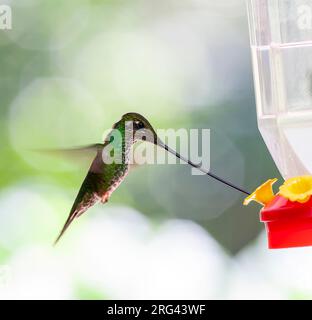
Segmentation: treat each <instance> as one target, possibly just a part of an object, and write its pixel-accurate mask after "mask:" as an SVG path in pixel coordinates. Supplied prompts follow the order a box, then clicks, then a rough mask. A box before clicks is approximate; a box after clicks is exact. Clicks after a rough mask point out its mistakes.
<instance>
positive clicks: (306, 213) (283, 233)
mask: <svg viewBox="0 0 312 320" xmlns="http://www.w3.org/2000/svg"><path fill="white" fill-rule="evenodd" d="M260 220H261V221H262V222H264V223H265V226H266V230H267V236H268V245H269V248H270V249H280V248H290V247H304V246H312V198H311V199H310V200H309V201H308V202H306V203H299V202H291V201H289V200H287V199H285V198H283V197H281V196H276V197H275V198H274V199H273V200H272V201H271V202H270V203H269V204H267V205H266V206H265V207H264V208H263V209H262V210H261V211H260Z"/></svg>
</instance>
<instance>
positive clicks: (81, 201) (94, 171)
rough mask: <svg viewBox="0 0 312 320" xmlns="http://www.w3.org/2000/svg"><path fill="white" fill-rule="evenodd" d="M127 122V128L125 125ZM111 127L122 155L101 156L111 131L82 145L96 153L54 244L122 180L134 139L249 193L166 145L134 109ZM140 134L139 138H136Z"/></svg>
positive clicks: (108, 142)
mask: <svg viewBox="0 0 312 320" xmlns="http://www.w3.org/2000/svg"><path fill="white" fill-rule="evenodd" d="M127 123H131V124H132V126H131V131H130V129H129V128H128V126H127V125H126V124H127ZM112 129H113V130H118V132H119V133H120V135H121V142H120V143H119V144H118V145H117V148H119V151H120V154H121V156H122V161H121V162H120V163H115V162H112V163H106V162H105V161H104V160H103V159H104V157H105V154H104V153H105V152H109V151H105V149H106V148H105V147H107V146H108V145H109V144H110V143H112V141H113V139H112V131H113V130H112V131H111V132H110V133H109V134H108V136H107V137H106V139H105V142H104V143H103V144H94V145H90V146H86V147H84V148H83V149H91V150H95V151H96V152H97V153H96V157H95V158H94V160H93V162H92V164H91V167H90V169H89V171H88V173H87V176H86V177H85V179H84V181H83V183H82V185H81V187H80V190H79V192H78V195H77V197H76V200H75V201H74V204H73V206H72V208H71V210H70V213H69V216H68V218H67V220H66V222H65V225H64V227H63V229H62V230H61V232H60V234H59V236H58V237H57V239H56V241H55V244H56V243H57V242H58V241H59V240H60V238H61V237H62V235H63V234H64V232H65V231H66V230H67V228H68V227H69V225H70V224H71V223H72V222H73V220H74V219H76V218H78V217H79V216H81V215H82V214H83V213H84V212H86V211H87V209H88V208H90V207H91V206H93V205H94V204H95V203H97V202H102V203H106V202H107V201H108V199H109V197H110V196H111V194H112V193H113V192H114V191H115V190H116V188H117V187H118V186H119V185H120V183H121V182H122V181H123V180H124V178H125V177H126V175H127V174H128V171H129V166H130V163H129V156H130V151H131V148H132V145H133V144H135V143H136V142H137V141H138V140H142V141H146V142H150V143H153V144H155V145H157V146H159V147H161V148H163V149H165V150H166V151H168V152H170V153H172V154H173V155H175V156H176V157H177V158H179V159H181V160H182V161H184V162H186V163H188V164H189V165H191V166H192V167H194V168H197V169H198V170H200V171H202V172H203V173H205V174H207V175H208V176H210V177H212V178H214V179H216V180H218V181H220V182H222V183H223V184H226V185H227V186H229V187H231V188H233V189H236V190H238V191H240V192H242V193H244V194H247V195H249V192H247V191H245V190H243V189H241V188H239V187H237V186H235V185H233V184H232V183H230V182H228V181H226V180H224V179H222V178H220V177H218V176H216V175H215V174H213V173H211V172H208V171H206V170H204V169H203V168H201V167H200V166H199V165H196V164H195V163H193V162H191V161H190V160H188V159H186V158H184V157H182V156H181V155H180V154H178V153H177V152H176V151H174V150H173V149H171V148H169V147H168V146H167V145H166V144H165V143H163V142H162V141H161V140H160V139H159V137H158V136H157V134H156V132H155V130H154V129H153V127H152V125H151V124H150V123H149V121H148V120H147V119H145V118H144V117H143V116H142V115H140V114H138V113H134V112H131V113H126V114H124V115H123V116H122V118H121V120H119V121H118V122H117V123H115V124H114V126H113V128H112ZM139 130H140V133H141V134H140V135H139V138H136V137H137V135H136V133H137V131H139ZM140 137H141V138H140Z"/></svg>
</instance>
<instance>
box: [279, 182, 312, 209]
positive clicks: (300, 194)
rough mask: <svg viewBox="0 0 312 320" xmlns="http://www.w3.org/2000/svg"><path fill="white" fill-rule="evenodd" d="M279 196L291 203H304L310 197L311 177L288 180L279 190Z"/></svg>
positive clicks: (311, 191) (311, 189)
mask: <svg viewBox="0 0 312 320" xmlns="http://www.w3.org/2000/svg"><path fill="white" fill-rule="evenodd" d="M279 190H280V191H279V194H280V195H281V196H282V197H284V198H286V199H288V200H290V201H292V202H295V201H296V202H300V203H305V202H307V201H309V200H310V197H311V195H312V176H301V177H295V178H290V179H288V180H286V181H285V182H284V184H283V185H281V186H280V188H279Z"/></svg>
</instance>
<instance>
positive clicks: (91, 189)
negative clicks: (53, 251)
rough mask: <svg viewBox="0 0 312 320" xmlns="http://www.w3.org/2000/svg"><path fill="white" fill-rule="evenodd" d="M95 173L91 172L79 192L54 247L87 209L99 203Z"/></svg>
mask: <svg viewBox="0 0 312 320" xmlns="http://www.w3.org/2000/svg"><path fill="white" fill-rule="evenodd" d="M94 175H95V174H94V173H91V172H89V173H88V174H87V176H86V178H85V180H84V182H83V184H82V186H81V188H80V190H79V192H78V195H77V197H76V200H75V202H74V204H73V206H72V208H71V210H70V213H69V216H68V218H67V220H66V222H65V224H64V227H63V228H62V230H61V232H60V234H59V236H58V237H57V238H56V240H55V242H54V245H56V244H57V243H58V241H59V240H60V239H61V237H62V236H63V234H64V233H65V231H66V230H67V228H68V227H69V226H70V224H71V223H72V222H73V221H74V219H75V218H78V217H79V216H81V215H82V214H83V213H84V212H85V211H87V209H89V208H90V207H92V206H93V205H94V204H95V203H97V202H98V201H99V199H100V198H99V196H98V195H97V193H96V190H95V187H96V185H95V184H94Z"/></svg>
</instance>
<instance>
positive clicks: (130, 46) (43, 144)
mask: <svg viewBox="0 0 312 320" xmlns="http://www.w3.org/2000/svg"><path fill="white" fill-rule="evenodd" d="M0 4H8V5H10V6H11V8H12V15H13V17H12V23H13V25H12V30H0V58H1V59H0V102H1V104H0V139H1V144H0V148H1V158H0V188H1V189H0V298H3V299H6V298H41V299H45V298H53V299H54V298H64V299H80V298H81V299H109V298H117V299H119V298H124V299H126V298H163V299H166V298H175V299H178V298H190V299H193V298H203V299H205V298H226V299H227V298H228V299H230V298H238V299H239V298H285V299H287V298H309V297H310V296H312V282H311V281H312V276H311V275H310V272H309V270H310V267H311V266H312V265H311V264H312V261H309V260H311V258H309V257H310V256H311V255H310V253H311V249H309V248H306V249H296V250H290V251H287V250H286V251H273V252H272V251H268V250H267V248H266V239H265V235H264V233H263V232H262V231H263V226H262V224H260V222H259V218H258V214H257V212H258V209H259V208H258V207H257V206H256V205H252V206H249V207H243V206H242V200H243V197H242V196H241V195H240V194H238V193H237V192H235V191H233V190H230V189H227V188H225V187H224V186H222V185H220V184H219V183H218V182H215V181H212V180H211V179H209V178H207V177H205V176H192V175H191V171H190V168H189V167H187V166H185V165H175V166H173V165H159V166H157V165H147V166H143V167H140V168H137V169H136V170H133V171H132V172H131V173H130V174H129V176H128V177H127V179H126V180H125V182H124V183H123V184H122V185H121V186H120V188H119V189H118V190H117V191H116V192H115V193H114V194H113V196H112V197H111V200H110V202H109V203H108V204H107V205H105V206H101V205H97V206H95V207H94V208H92V209H90V210H89V211H88V214H86V215H84V216H83V217H81V218H80V219H79V220H77V221H76V222H75V223H74V224H73V225H72V227H71V228H70V230H69V231H68V233H67V234H66V236H65V237H64V238H63V239H62V241H61V242H60V244H59V246H57V247H56V248H53V247H52V243H53V240H54V239H55V237H56V235H57V233H58V232H59V230H60V228H61V226H62V224H63V223H64V221H65V219H66V218H67V215H68V212H69V210H70V207H71V205H72V202H73V200H74V198H75V196H76V193H77V190H78V188H79V186H80V184H81V182H82V180H83V178H84V176H85V174H86V172H87V170H88V165H89V163H88V161H81V159H78V157H77V159H75V158H70V159H69V158H64V157H62V156H54V157H51V156H47V155H41V154H38V153H36V152H32V151H31V149H36V148H54V147H68V146H80V145H84V144H89V143H95V142H100V141H101V140H102V134H103V132H104V130H106V129H107V128H110V127H111V126H112V124H113V123H115V122H116V121H117V120H119V119H120V117H121V115H122V114H124V113H126V112H129V111H135V112H139V113H142V114H143V115H144V116H145V117H147V118H148V119H149V120H150V122H151V123H152V124H153V125H154V126H155V128H174V129H178V128H187V129H192V128H210V129H211V151H212V155H211V169H212V170H213V171H214V172H215V173H216V174H218V175H220V176H223V177H226V178H228V179H229V180H231V181H233V182H235V183H236V184H238V185H241V186H243V187H245V188H246V189H249V190H253V189H254V188H255V187H257V186H258V185H259V184H260V183H261V182H263V181H264V180H266V179H268V178H271V177H280V176H279V173H278V171H277V169H276V167H275V165H274V163H273V161H272V159H271V157H270V155H269V153H268V151H267V149H266V147H265V145H264V143H263V140H262V138H261V136H260V134H259V132H258V129H257V123H256V109H255V100H254V91H253V80H252V66H251V60H250V49H249V37H248V23H247V18H246V9H245V3H244V1H243V0H220V1H212V0H211V1H208V0H158V1H153V0H132V1H125V0H115V1H112V0H111V1H110V0H76V1H75V2H73V1H71V2H70V1H67V2H65V1H59V0H55V1H48V0H11V1H3V0H0ZM261 232H262V234H261V235H260V236H259V234H260V233H261ZM295 261H297V265H296V262H295ZM281 269H282V270H283V271H282V272H281ZM298 274H300V276H298Z"/></svg>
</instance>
